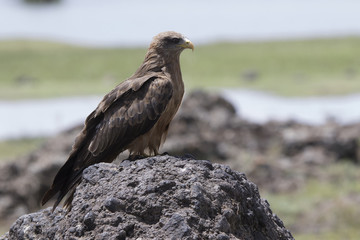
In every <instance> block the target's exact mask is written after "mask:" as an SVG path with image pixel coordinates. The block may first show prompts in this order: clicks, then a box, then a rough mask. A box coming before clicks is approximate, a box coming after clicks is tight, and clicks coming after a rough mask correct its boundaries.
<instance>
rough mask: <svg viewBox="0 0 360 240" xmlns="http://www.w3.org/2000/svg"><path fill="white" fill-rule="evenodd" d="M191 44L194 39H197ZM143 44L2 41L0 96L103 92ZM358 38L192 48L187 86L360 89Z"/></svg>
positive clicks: (294, 91) (128, 68)
mask: <svg viewBox="0 0 360 240" xmlns="http://www.w3.org/2000/svg"><path fill="white" fill-rule="evenodd" d="M195 44H196V43H195ZM145 51H146V49H145V48H142V49H94V48H83V47H75V46H69V45H64V44H57V43H49V42H28V41H7V42H6V41H3V42H0V98H2V99H16V98H34V97H35V98H38V97H54V96H69V95H87V94H99V95H103V94H104V93H106V92H107V91H109V90H110V89H111V88H112V87H113V86H115V85H116V84H117V83H119V82H121V81H123V80H124V79H126V78H127V77H129V76H130V75H131V74H132V73H133V72H134V71H135V70H136V68H137V67H138V66H139V65H140V64H141V62H142V60H143V57H144V54H145ZM359 55H360V39H359V38H342V39H318V40H304V41H278V42H256V43H219V44H211V45H204V46H196V49H195V52H194V53H191V51H185V52H184V53H183V55H182V58H181V61H182V70H183V78H184V80H185V82H186V87H187V89H188V90H190V89H193V88H208V89H217V88H223V87H244V88H252V89H258V90H264V91H270V92H273V93H277V94H281V95H287V96H295V95H296V96H308V95H330V94H346V93H353V92H359V91H360V84H359V81H360V58H359V57H358V56H359Z"/></svg>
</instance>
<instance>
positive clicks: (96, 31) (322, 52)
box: [0, 0, 360, 239]
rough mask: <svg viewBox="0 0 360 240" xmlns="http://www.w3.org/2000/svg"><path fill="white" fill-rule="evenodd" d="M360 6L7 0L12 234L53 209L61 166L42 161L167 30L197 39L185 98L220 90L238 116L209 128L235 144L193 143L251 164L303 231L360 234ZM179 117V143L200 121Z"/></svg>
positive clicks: (271, 197) (60, 153) (62, 147)
mask: <svg viewBox="0 0 360 240" xmlns="http://www.w3.org/2000/svg"><path fill="white" fill-rule="evenodd" d="M359 9H360V2H359V1H356V0H313V1H310V0H292V1H289V0H273V1H265V0H256V1H245V0H237V1H235V0H226V1H209V0H207V1H205V0H199V1H189V0H183V1H180V2H170V1H165V0H159V1H144V0H135V1H118V0H105V1H96V0H77V1H70V0H0V114H1V115H0V116H1V118H0V161H1V162H0V172H2V173H3V174H0V175H1V176H0V222H1V223H2V224H0V225H1V226H4V227H2V228H0V231H1V234H2V233H5V232H6V231H7V230H8V228H9V226H10V224H11V223H12V222H13V221H14V220H15V219H16V218H17V217H19V216H21V215H22V214H25V213H28V212H31V211H35V210H37V209H39V208H40V207H39V206H38V205H39V204H38V198H39V197H40V195H41V194H42V193H43V191H44V189H45V188H46V187H47V184H48V183H49V182H50V181H51V180H52V177H53V175H54V174H55V172H54V173H52V172H51V174H49V170H48V169H47V170H46V171H45V175H46V176H47V178H46V176H45V175H44V176H43V177H42V178H41V179H36V180H35V176H36V175H38V176H39V175H41V174H40V173H39V172H41V171H43V170H39V168H40V166H41V165H46V166H47V167H48V168H49V169H50V168H51V169H54V170H53V171H56V170H57V169H58V168H59V167H60V165H61V164H62V163H63V162H64V161H65V160H66V157H67V153H68V152H69V149H70V148H71V145H72V143H73V140H74V138H75V136H76V134H77V132H78V131H79V127H78V126H79V125H81V124H82V122H83V121H84V119H85V118H86V116H87V115H88V114H89V113H90V112H91V111H92V110H93V109H94V108H95V107H96V105H97V104H98V102H99V101H100V100H101V98H102V96H103V95H104V94H105V93H107V92H108V91H110V90H111V89H112V88H113V87H114V86H115V85H117V84H118V83H119V82H121V81H123V80H125V79H126V78H127V77H129V76H131V75H132V73H133V72H134V71H135V70H136V69H137V67H138V66H139V65H140V64H141V62H142V60H143V57H144V54H145V52H146V49H147V47H148V45H149V43H150V41H151V39H152V37H153V36H154V35H156V34H157V33H159V32H163V31H167V30H174V31H177V32H181V33H183V34H184V35H186V36H187V37H188V38H189V39H190V40H191V41H192V42H193V43H194V45H195V51H194V52H193V53H192V52H191V51H184V53H183V54H182V56H181V64H182V73H183V79H184V81H185V86H186V96H187V97H188V98H189V99H190V98H192V99H195V100H196V101H200V102H201V101H204V100H206V101H209V100H208V99H209V98H210V99H212V100H214V96H215V95H216V96H218V97H219V98H224V101H229V102H230V103H231V104H232V106H233V108H234V113H235V115H234V116H231V118H232V119H235V120H232V122H231V123H228V122H224V121H225V120H224V121H222V120H221V114H220V113H211V114H214V116H215V117H214V118H213V121H214V122H213V123H210V122H209V123H207V124H208V125H209V126H213V128H211V127H210V128H209V129H208V131H213V132H216V131H217V130H219V126H220V125H221V124H223V125H221V126H223V127H224V129H225V130H226V129H231V131H232V132H233V133H234V134H232V135H231V134H228V135H226V136H225V135H224V139H221V144H220V140H218V142H216V141H215V142H214V143H212V144H215V145H216V146H217V147H218V148H219V149H221V151H222V152H221V151H220V150H219V152H220V153H216V154H208V155H206V153H205V152H204V151H206V150H204V151H203V152H201V147H199V148H198V149H196V151H195V150H194V149H189V148H186V147H184V148H183V150H184V151H187V152H190V153H192V152H191V151H192V150H194V151H195V152H196V153H197V154H198V156H199V158H201V157H204V158H208V159H210V160H212V161H216V162H222V163H224V164H229V165H230V166H232V167H233V168H235V169H236V170H238V171H241V172H244V173H245V174H246V175H247V176H248V177H249V179H250V180H252V181H253V182H255V183H256V184H257V185H258V186H259V188H260V194H261V196H262V197H263V198H266V199H268V201H269V202H270V205H271V208H272V210H273V211H274V213H276V214H277V215H279V217H280V218H281V219H282V220H283V221H284V224H285V226H286V227H287V228H289V229H290V231H291V232H292V233H293V235H294V237H295V238H296V239H359V238H360V230H359V226H360V220H359V218H358V216H359V214H360V209H359V207H358V206H359V204H360V183H359V182H360V181H359V180H360V171H359V170H360V167H359V165H358V163H359V161H360V111H359V107H358V106H359V104H360V57H359V56H360V14H359ZM198 89H201V90H203V91H204V92H202V93H199V92H195V93H194V94H192V93H193V92H194V91H195V90H198ZM216 99H218V98H216ZM195 100H194V101H195ZM189 101H190V100H189ZM221 101H222V100H221ZM221 101H220V100H217V101H215V103H214V104H215V105H216V104H218V105H216V106H219V107H222V106H223V105H222V102H221ZM186 106H188V104H184V107H186ZM198 106H199V107H202V106H203V105H201V104H199V105H198ZM184 109H185V108H184ZM226 109H227V110H228V111H230V112H231V111H232V110H229V108H228V107H227V108H226ZM186 111H187V109H185V110H183V111H182V114H186ZM196 111H197V110H196ZM211 111H212V110H211ZM214 111H215V110H214ZM190 112H193V111H190ZM206 114H210V113H209V112H207V113H206ZM219 114H220V115H219ZM219 119H220V120H219ZM176 121H177V122H176V123H175V124H174V128H175V127H176V126H179V128H178V129H175V130H173V132H171V133H170V136H169V137H170V141H169V142H170V143H169V144H168V145H167V146H165V149H170V150H173V152H176V151H179V150H176V149H173V148H172V145H171V144H172V143H174V142H175V143H176V141H177V140H176V139H180V138H181V135H184V134H185V135H186V132H187V131H186V129H187V128H189V129H190V128H193V127H194V126H187V127H185V128H184V130H183V132H181V131H180V130H179V129H183V128H182V127H181V126H182V125H181V124H182V122H181V117H180V118H178V119H177V120H176ZM197 121H200V122H201V121H203V120H202V119H201V118H199V119H197ZM209 121H210V120H209ZM234 122H236V124H237V125H236V124H235V123H234ZM200 125H201V124H199V126H200ZM244 128H246V129H247V130H244ZM224 129H222V130H221V129H220V130H219V131H220V132H224ZM197 130H198V132H201V131H206V129H197ZM200 130H201V131H200ZM192 132H193V131H192ZM209 134H210V133H209ZM200 135H201V134H200ZM230 135H231V137H229V136H230ZM214 136H215V137H216V135H214ZM217 136H219V135H217ZM193 139H196V141H198V142H197V144H198V145H199V146H203V145H206V143H209V141H208V140H206V139H204V138H203V137H201V136H193ZM229 139H230V140H229ZM239 139H241V140H239ZM215 140H216V139H215ZM193 141H194V140H193ZM174 145H177V146H178V144H174ZM229 146H231V147H229ZM254 146H255V147H254ZM199 149H200V150H199ZM204 149H209V148H208V147H204ZM224 149H225V150H224ZM224 151H225V153H223V152H224ZM170 152H171V151H170ZM230 152H231V154H230ZM55 155H56V156H55ZM195 155H196V154H195ZM53 158H56V159H55V160H54V161H52V160H53ZM40 160H41V161H47V162H46V164H45V163H42V162H41V161H40ZM39 161H40V162H39ZM34 163H38V165H31V164H34ZM40 163H41V164H40ZM42 167H43V166H42ZM20 173H21V174H20ZM24 176H26V177H27V178H26V179H25V180H24V179H22V178H21V177H24ZM29 179H30V180H29ZM30 182H31V183H32V184H33V185H31V184H30ZM269 182H272V183H273V184H270V183H269ZM10 183H12V184H15V186H14V187H15V188H17V189H20V190H17V191H16V192H14V190H13V189H12V188H11V187H10ZM28 184H30V185H31V186H29V185H28ZM35 185H36V186H41V188H40V189H37V190H34V189H33V188H35V187H36V186H35ZM29 189H30V190H31V189H32V190H33V191H35V192H36V194H35V196H34V197H30V196H29V194H31V192H30V193H29V192H28V191H29ZM14 196H16V197H15V198H14Z"/></svg>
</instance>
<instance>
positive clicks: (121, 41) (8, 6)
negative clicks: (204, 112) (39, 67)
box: [0, 0, 360, 46]
mask: <svg viewBox="0 0 360 240" xmlns="http://www.w3.org/2000/svg"><path fill="white" fill-rule="evenodd" d="M22 2H23V1H22V0H0V3H1V6H0V39H9V38H32V39H47V40H56V41H65V42H69V43H75V44H81V45H90V46H115V45H116V46H134V45H142V46H143V45H147V44H148V43H149V41H150V39H151V38H152V37H153V36H154V35H155V34H157V33H158V32H162V31H165V30H176V31H179V32H182V33H184V34H185V35H187V36H188V37H189V38H190V39H191V40H192V41H193V42H194V43H195V44H199V43H207V42H214V41H218V40H231V41H235V40H264V39H266V40H267V39H284V38H307V37H326V36H343V35H360V14H359V9H360V1H358V0H272V1H268V0H254V1H247V0H226V1H215V0H198V1H191V0H182V1H180V2H174V1H166V0H156V1H145V0H134V1H119V0H105V1H98V0H75V1H74V0H60V3H59V4H50V5H35V6H29V5H26V4H23V3H22Z"/></svg>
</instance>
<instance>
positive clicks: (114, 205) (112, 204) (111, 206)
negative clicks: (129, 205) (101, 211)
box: [104, 197, 120, 212]
mask: <svg viewBox="0 0 360 240" xmlns="http://www.w3.org/2000/svg"><path fill="white" fill-rule="evenodd" d="M104 206H105V207H106V209H107V210H109V211H110V212H116V211H118V210H119V209H120V201H119V199H117V198H114V197H110V198H108V199H106V201H105V203H104Z"/></svg>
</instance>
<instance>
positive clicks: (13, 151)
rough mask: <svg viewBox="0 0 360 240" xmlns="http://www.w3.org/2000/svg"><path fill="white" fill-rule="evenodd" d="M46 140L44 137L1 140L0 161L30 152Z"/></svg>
mask: <svg viewBox="0 0 360 240" xmlns="http://www.w3.org/2000/svg"><path fill="white" fill-rule="evenodd" d="M43 142H44V139H43V138H28V139H27V138H26V139H19V140H6V141H0V163H1V162H5V161H10V160H12V159H14V158H16V157H19V156H23V155H26V154H28V153H29V152H30V151H32V150H35V149H36V148H38V147H39V146H40V144H41V143H43Z"/></svg>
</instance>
